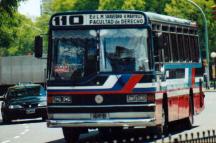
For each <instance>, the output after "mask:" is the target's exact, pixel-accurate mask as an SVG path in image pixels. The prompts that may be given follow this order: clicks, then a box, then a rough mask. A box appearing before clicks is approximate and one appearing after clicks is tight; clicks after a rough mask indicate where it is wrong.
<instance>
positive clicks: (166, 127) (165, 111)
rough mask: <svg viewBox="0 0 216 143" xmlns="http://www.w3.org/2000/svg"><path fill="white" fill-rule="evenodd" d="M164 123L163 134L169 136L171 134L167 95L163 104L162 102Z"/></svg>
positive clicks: (162, 124) (162, 125)
mask: <svg viewBox="0 0 216 143" xmlns="http://www.w3.org/2000/svg"><path fill="white" fill-rule="evenodd" d="M161 117H162V122H161V134H163V135H167V134H168V133H169V119H168V117H169V115H168V98H167V94H164V96H163V102H162V113H161Z"/></svg>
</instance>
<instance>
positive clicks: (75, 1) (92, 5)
mask: <svg viewBox="0 0 216 143" xmlns="http://www.w3.org/2000/svg"><path fill="white" fill-rule="evenodd" d="M98 5H99V0H53V2H52V3H51V4H50V5H47V6H46V7H48V8H47V9H49V10H50V12H51V13H56V12H65V11H73V10H96V9H97V8H98Z"/></svg>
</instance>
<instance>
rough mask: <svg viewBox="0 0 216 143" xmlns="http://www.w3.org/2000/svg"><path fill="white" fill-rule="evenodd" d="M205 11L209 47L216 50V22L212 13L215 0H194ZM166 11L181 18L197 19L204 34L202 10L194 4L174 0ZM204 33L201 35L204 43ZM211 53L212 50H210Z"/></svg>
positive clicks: (167, 6)
mask: <svg viewBox="0 0 216 143" xmlns="http://www.w3.org/2000/svg"><path fill="white" fill-rule="evenodd" d="M194 2H196V3H197V4H198V5H199V6H200V7H201V8H202V10H203V11H204V13H205V14H206V19H207V25H208V32H209V33H208V34H209V49H210V51H213V50H215V48H216V47H214V46H215V45H216V40H215V37H216V33H215V32H214V31H215V30H216V22H215V20H214V18H213V15H212V13H211V12H212V10H211V9H212V6H213V5H215V2H214V0H208V1H207V0H205V1H204V0H194ZM165 12H167V13H168V14H169V15H173V16H177V17H180V18H185V19H190V20H193V21H197V23H198V26H199V27H200V28H201V31H200V33H201V34H203V29H202V27H203V18H202V15H201V14H200V11H199V10H198V9H197V8H196V7H195V6H193V5H192V4H191V3H189V2H188V1H179V0H172V1H171V3H169V4H167V5H166V7H165ZM203 39H204V38H203V35H201V37H200V41H201V42H202V43H203V42H204V41H203ZM202 48H203V49H204V47H202ZM209 53H210V52H209Z"/></svg>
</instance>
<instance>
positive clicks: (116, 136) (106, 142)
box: [48, 123, 198, 143]
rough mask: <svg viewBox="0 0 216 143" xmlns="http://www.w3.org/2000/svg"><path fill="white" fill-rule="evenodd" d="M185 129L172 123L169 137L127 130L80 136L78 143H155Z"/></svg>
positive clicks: (143, 130) (55, 142)
mask: <svg viewBox="0 0 216 143" xmlns="http://www.w3.org/2000/svg"><path fill="white" fill-rule="evenodd" d="M197 127H198V126H193V128H197ZM186 130H189V129H187V128H186V127H185V126H183V125H182V124H181V125H180V124H178V123H172V124H170V132H169V135H166V136H164V135H163V136H162V135H161V134H157V133H156V132H153V131H152V129H151V128H145V129H127V130H123V131H121V132H118V133H108V134H106V135H103V134H100V133H98V132H97V131H93V132H90V133H88V134H82V135H81V137H80V140H79V143H86V142H88V143H95V142H99V143H113V142H123V143H124V142H125V143H128V142H134V143H143V142H155V141H159V140H162V138H167V137H170V136H173V135H176V134H179V133H182V132H184V131H186ZM64 142H65V141H64V139H59V140H55V141H51V142H48V143H64Z"/></svg>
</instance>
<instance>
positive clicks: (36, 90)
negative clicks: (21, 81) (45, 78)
mask: <svg viewBox="0 0 216 143" xmlns="http://www.w3.org/2000/svg"><path fill="white" fill-rule="evenodd" d="M43 92H45V91H44V90H43V89H42V87H40V86H35V87H23V88H14V89H10V90H9V94H8V96H9V98H19V97H24V96H40V95H41V94H40V93H43Z"/></svg>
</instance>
